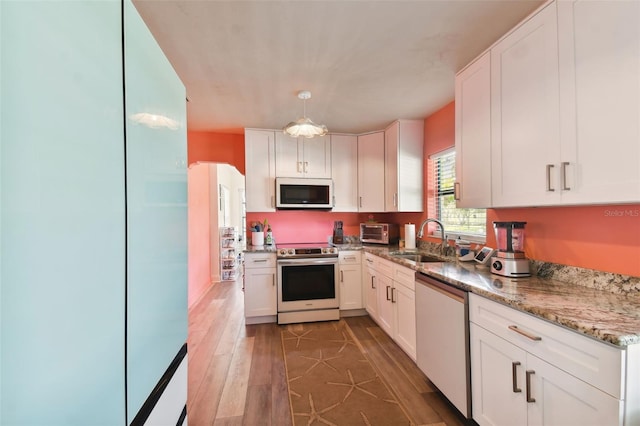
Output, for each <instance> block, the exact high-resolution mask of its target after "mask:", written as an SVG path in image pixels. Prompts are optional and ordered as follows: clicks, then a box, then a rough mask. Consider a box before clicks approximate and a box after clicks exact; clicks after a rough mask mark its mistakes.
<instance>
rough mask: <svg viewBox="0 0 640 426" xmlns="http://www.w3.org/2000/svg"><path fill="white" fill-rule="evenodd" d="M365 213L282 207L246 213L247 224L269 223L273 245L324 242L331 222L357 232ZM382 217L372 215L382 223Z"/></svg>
mask: <svg viewBox="0 0 640 426" xmlns="http://www.w3.org/2000/svg"><path fill="white" fill-rule="evenodd" d="M368 216H369V215H367V214H363V213H334V212H321V211H298V210H288V211H284V210H283V211H278V212H271V213H247V225H248V226H251V224H252V223H253V222H261V223H264V221H265V219H266V220H267V221H268V222H269V224H270V225H271V230H272V232H273V237H274V238H275V239H276V244H282V243H312V242H314V243H315V242H324V243H326V242H327V237H329V236H331V235H332V233H333V222H334V221H336V220H341V221H342V222H343V232H344V235H358V234H359V233H360V222H366V221H367V219H368ZM384 217H385V215H384V214H380V215H378V214H376V215H374V218H375V219H376V220H378V221H379V222H383V221H384V220H383V218H384ZM249 237H250V234H249Z"/></svg>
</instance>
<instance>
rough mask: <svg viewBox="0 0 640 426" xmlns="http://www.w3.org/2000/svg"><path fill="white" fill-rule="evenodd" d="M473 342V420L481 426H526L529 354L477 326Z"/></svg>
mask: <svg viewBox="0 0 640 426" xmlns="http://www.w3.org/2000/svg"><path fill="white" fill-rule="evenodd" d="M470 340H471V343H470V346H471V401H473V420H475V421H476V422H477V423H478V424H479V425H480V426H489V425H491V426H501V425H502V426H515V425H518V426H520V425H526V424H527V406H526V402H525V381H524V377H525V374H524V368H525V363H526V352H525V351H523V350H522V349H520V348H518V347H517V346H515V345H512V344H511V343H509V342H507V341H506V340H504V339H502V338H500V337H498V336H496V335H495V334H493V333H490V332H488V331H487V330H485V329H484V328H482V327H479V326H477V325H476V324H473V323H471V324H470Z"/></svg>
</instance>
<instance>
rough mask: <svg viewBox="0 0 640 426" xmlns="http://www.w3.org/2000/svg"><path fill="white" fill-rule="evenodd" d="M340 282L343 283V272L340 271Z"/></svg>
mask: <svg viewBox="0 0 640 426" xmlns="http://www.w3.org/2000/svg"><path fill="white" fill-rule="evenodd" d="M340 282H341V283H343V282H344V272H343V271H340Z"/></svg>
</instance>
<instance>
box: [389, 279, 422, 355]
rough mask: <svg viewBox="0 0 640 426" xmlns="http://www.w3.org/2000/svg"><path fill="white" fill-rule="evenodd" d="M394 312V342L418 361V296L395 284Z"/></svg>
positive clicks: (393, 294) (393, 296) (392, 298)
mask: <svg viewBox="0 0 640 426" xmlns="http://www.w3.org/2000/svg"><path fill="white" fill-rule="evenodd" d="M391 301H392V303H393V311H394V325H395V330H394V340H395V341H396V343H398V346H400V347H401V348H402V349H404V351H405V352H406V353H407V355H409V357H410V358H411V359H412V360H414V361H415V360H416V294H415V292H414V291H412V290H410V289H408V288H407V287H405V286H403V285H401V284H396V283H394V288H393V293H392V297H391Z"/></svg>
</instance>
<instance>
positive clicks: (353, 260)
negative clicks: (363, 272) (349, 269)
mask: <svg viewBox="0 0 640 426" xmlns="http://www.w3.org/2000/svg"><path fill="white" fill-rule="evenodd" d="M360 257H361V253H360V252H359V251H353V250H351V251H341V252H339V253H338V261H339V262H340V264H341V265H359V264H360Z"/></svg>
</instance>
